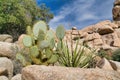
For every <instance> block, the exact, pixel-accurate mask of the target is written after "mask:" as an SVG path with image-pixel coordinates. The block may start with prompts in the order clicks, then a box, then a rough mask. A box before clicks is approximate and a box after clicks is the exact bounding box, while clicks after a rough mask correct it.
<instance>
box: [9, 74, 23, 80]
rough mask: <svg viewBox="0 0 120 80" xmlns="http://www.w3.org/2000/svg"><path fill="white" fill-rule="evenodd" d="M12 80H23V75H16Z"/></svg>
mask: <svg viewBox="0 0 120 80" xmlns="http://www.w3.org/2000/svg"><path fill="white" fill-rule="evenodd" d="M11 80H22V79H21V74H17V75H15V76H14V77H12V79H11Z"/></svg>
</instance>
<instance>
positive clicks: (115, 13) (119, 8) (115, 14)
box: [112, 6, 120, 21]
mask: <svg viewBox="0 0 120 80" xmlns="http://www.w3.org/2000/svg"><path fill="white" fill-rule="evenodd" d="M112 13H113V20H115V21H119V20H120V19H119V18H120V14H119V13H120V6H115V7H114V8H113V10H112Z"/></svg>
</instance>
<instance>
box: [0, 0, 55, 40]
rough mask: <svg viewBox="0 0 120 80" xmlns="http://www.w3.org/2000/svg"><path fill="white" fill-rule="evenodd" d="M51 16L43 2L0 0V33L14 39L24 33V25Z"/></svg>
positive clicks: (48, 18)
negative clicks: (40, 3)
mask: <svg viewBox="0 0 120 80" xmlns="http://www.w3.org/2000/svg"><path fill="white" fill-rule="evenodd" d="M52 18H53V14H52V13H51V12H50V10H49V9H48V8H47V7H46V6H45V5H44V4H43V5H41V6H37V4H36V1H35V0H0V33H4V34H10V35H12V36H13V37H14V40H17V38H18V36H19V35H20V34H23V33H25V31H26V26H28V25H30V26H31V25H33V23H34V22H36V21H37V20H44V21H45V22H49V21H50V19H52Z"/></svg>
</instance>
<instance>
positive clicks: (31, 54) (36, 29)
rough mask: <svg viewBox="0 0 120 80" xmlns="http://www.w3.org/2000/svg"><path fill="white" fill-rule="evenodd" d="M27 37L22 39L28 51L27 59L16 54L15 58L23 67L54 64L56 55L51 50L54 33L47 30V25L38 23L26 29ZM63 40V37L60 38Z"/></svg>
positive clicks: (53, 42) (41, 22) (53, 45)
mask: <svg viewBox="0 0 120 80" xmlns="http://www.w3.org/2000/svg"><path fill="white" fill-rule="evenodd" d="M26 33H27V35H26V36H25V37H24V38H23V44H24V46H25V47H26V48H29V50H28V54H27V55H28V57H27V58H29V62H28V61H27V58H26V57H25V56H23V55H22V54H20V53H18V54H17V55H16V58H17V59H18V60H19V61H20V62H22V64H23V65H24V66H27V65H28V63H29V64H38V65H41V64H43V65H49V64H54V63H55V62H56V61H57V60H58V57H57V54H55V52H54V50H53V48H54V47H55V33H54V31H52V30H48V29H47V25H46V23H45V22H43V21H39V22H37V23H36V24H34V25H33V28H31V27H30V26H28V27H27V32H26ZM60 38H63V35H62V36H60Z"/></svg>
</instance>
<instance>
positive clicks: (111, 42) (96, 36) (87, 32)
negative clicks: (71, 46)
mask: <svg viewBox="0 0 120 80" xmlns="http://www.w3.org/2000/svg"><path fill="white" fill-rule="evenodd" d="M119 33H120V28H119V27H118V25H116V24H114V23H113V22H111V21H109V20H105V21H101V22H99V23H97V24H95V25H91V26H88V27H86V28H84V29H82V30H68V31H66V37H65V40H67V41H68V42H71V39H72V40H73V41H74V42H75V39H80V44H84V43H87V44H88V45H89V47H91V48H96V49H101V48H102V49H104V50H115V49H118V48H120V34H119ZM71 35H72V38H71Z"/></svg>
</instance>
